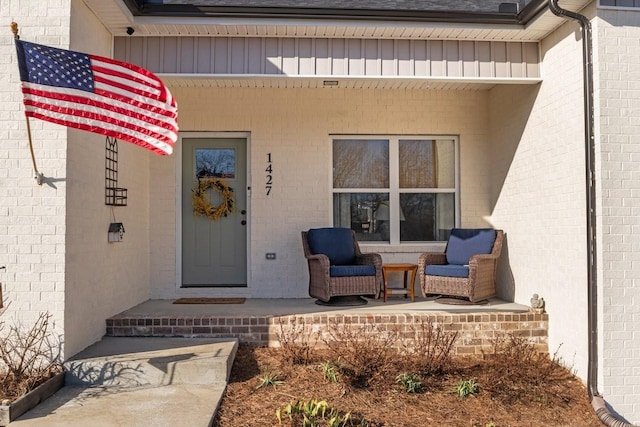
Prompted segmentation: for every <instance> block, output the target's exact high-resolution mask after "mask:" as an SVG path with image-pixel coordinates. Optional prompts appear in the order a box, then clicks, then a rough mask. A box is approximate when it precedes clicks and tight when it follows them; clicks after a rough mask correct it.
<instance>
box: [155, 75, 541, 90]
mask: <svg viewBox="0 0 640 427" xmlns="http://www.w3.org/2000/svg"><path fill="white" fill-rule="evenodd" d="M159 77H160V78H161V79H162V80H163V81H164V82H165V84H166V85H167V86H168V87H170V88H171V87H195V88H208V87H215V88H278V89H284V88H288V89H291V88H297V89H319V88H323V89H326V90H330V89H335V88H341V89H416V90H420V89H432V90H463V91H485V90H490V89H491V88H493V87H494V86H496V85H500V84H537V83H539V82H540V81H542V79H539V78H523V79H513V78H510V79H494V80H481V79H475V80H472V79H452V78H441V79H437V78H423V79H416V78H411V79H408V78H335V77H327V78H318V77H313V78H305V77H264V76H249V77H239V76H237V75H235V76H220V75H211V76H202V75H191V76H189V75H183V74H159Z"/></svg>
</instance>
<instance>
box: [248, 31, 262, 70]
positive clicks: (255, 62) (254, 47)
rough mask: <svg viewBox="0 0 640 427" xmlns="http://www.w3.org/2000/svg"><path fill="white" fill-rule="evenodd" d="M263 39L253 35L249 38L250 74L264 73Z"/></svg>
mask: <svg viewBox="0 0 640 427" xmlns="http://www.w3.org/2000/svg"><path fill="white" fill-rule="evenodd" d="M263 44H264V43H263V40H262V39H258V38H254V37H251V38H249V39H247V50H248V52H247V73H249V74H262V73H263V68H262V65H263V62H262V58H263V57H264V55H263V50H262V45H263Z"/></svg>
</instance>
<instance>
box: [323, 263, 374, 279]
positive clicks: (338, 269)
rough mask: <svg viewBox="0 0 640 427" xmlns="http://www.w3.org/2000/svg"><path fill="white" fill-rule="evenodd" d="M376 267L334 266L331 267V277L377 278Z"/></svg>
mask: <svg viewBox="0 0 640 427" xmlns="http://www.w3.org/2000/svg"><path fill="white" fill-rule="evenodd" d="M375 275H376V267H375V266H373V265H332V266H331V267H329V276H331V277H354V276H375Z"/></svg>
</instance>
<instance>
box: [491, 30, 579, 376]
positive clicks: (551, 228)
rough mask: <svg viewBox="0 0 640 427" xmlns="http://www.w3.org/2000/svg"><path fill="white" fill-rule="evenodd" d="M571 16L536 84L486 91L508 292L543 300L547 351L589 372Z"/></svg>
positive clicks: (550, 43) (546, 48)
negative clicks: (546, 319)
mask: <svg viewBox="0 0 640 427" xmlns="http://www.w3.org/2000/svg"><path fill="white" fill-rule="evenodd" d="M576 28H578V27H577V24H575V23H570V24H565V25H564V26H563V27H562V28H560V29H559V30H557V31H556V32H554V33H553V34H552V35H550V36H549V37H548V38H547V39H545V40H544V41H543V43H542V45H541V49H542V57H543V58H544V63H543V78H544V81H543V83H541V84H540V85H539V87H510V86H509V87H508V86H503V87H496V88H495V89H493V90H492V91H491V95H490V111H491V141H492V147H491V148H492V151H493V153H494V155H495V156H496V160H497V161H496V162H495V165H496V167H495V168H494V169H493V171H494V174H493V186H492V200H493V201H494V204H493V206H492V210H493V213H492V216H491V221H492V223H493V224H494V226H496V227H497V228H503V229H504V230H505V231H506V244H505V250H506V251H505V255H508V258H505V257H503V261H505V262H502V263H501V264H500V281H501V282H502V283H504V284H505V285H506V286H504V287H503V288H502V290H503V291H506V292H507V293H506V294H504V297H505V298H507V299H510V298H514V299H515V301H516V302H518V303H521V304H528V303H529V299H530V298H531V296H532V295H533V294H534V293H537V294H539V295H540V296H541V297H543V298H544V299H545V301H546V309H547V312H548V313H549V349H550V351H556V350H557V349H559V355H560V356H561V357H562V358H563V359H564V361H565V362H566V363H567V364H569V365H572V367H573V368H575V369H576V371H577V373H578V375H580V376H581V377H582V378H586V372H587V371H586V369H587V348H588V341H587V338H588V337H587V255H586V231H585V230H586V210H585V203H586V202H585V200H586V196H585V163H584V162H585V160H584V159H585V154H584V152H585V151H584V119H583V117H584V116H583V92H582V90H583V86H582V67H581V64H582V55H581V52H582V50H581V42H580V40H576V37H575V31H576Z"/></svg>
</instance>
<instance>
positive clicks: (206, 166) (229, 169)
mask: <svg viewBox="0 0 640 427" xmlns="http://www.w3.org/2000/svg"><path fill="white" fill-rule="evenodd" d="M195 170H196V178H228V179H234V178H235V177H236V152H235V150H233V149H231V148H222V149H219V148H206V149H204V148H199V149H196V169H195Z"/></svg>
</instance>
